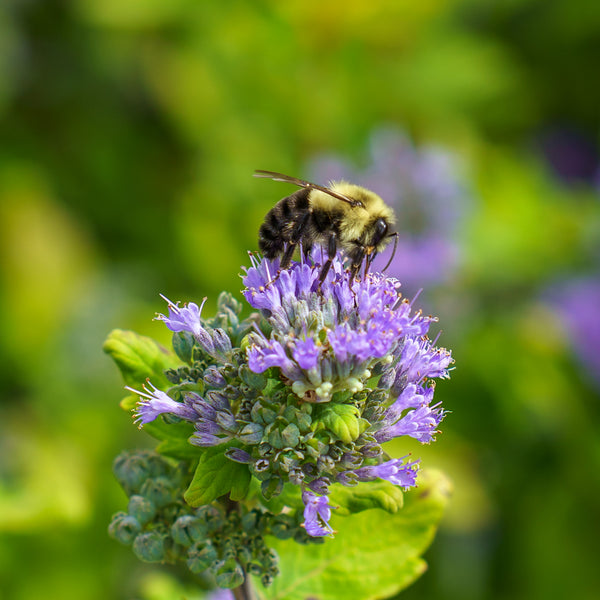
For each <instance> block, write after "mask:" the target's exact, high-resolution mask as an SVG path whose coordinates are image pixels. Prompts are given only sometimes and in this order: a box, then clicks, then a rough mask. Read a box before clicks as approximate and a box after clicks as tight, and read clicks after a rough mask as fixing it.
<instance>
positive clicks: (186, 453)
mask: <svg viewBox="0 0 600 600" xmlns="http://www.w3.org/2000/svg"><path fill="white" fill-rule="evenodd" d="M143 429H144V430H145V431H147V432H148V433H149V434H150V435H152V436H153V437H155V438H157V439H159V440H161V442H160V444H158V446H157V447H156V451H157V452H160V453H161V454H164V455H165V456H170V457H171V458H177V459H178V460H189V459H193V458H198V457H199V456H201V455H202V454H204V453H205V452H206V450H205V449H204V448H200V447H199V446H194V445H193V444H191V443H190V441H189V438H190V437H191V436H192V434H193V433H194V431H195V428H194V425H193V424H192V423H189V422H188V421H181V422H180V423H165V422H164V421H163V420H162V419H157V420H156V421H153V422H152V423H147V424H146V425H144V427H143Z"/></svg>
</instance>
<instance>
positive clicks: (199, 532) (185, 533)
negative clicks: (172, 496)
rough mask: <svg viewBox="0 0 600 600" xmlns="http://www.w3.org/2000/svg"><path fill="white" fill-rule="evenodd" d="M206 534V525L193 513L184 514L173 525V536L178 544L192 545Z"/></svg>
mask: <svg viewBox="0 0 600 600" xmlns="http://www.w3.org/2000/svg"><path fill="white" fill-rule="evenodd" d="M205 535H206V527H205V525H204V524H203V523H202V521H201V520H200V519H199V518H198V517H195V516H193V515H183V516H181V517H179V518H178V519H177V521H175V523H173V525H172V526H171V536H172V537H173V540H174V541H175V543H177V544H181V545H182V546H186V547H187V546H190V545H191V544H193V543H194V542H196V541H198V540H199V539H200V538H203V537H204V536H205Z"/></svg>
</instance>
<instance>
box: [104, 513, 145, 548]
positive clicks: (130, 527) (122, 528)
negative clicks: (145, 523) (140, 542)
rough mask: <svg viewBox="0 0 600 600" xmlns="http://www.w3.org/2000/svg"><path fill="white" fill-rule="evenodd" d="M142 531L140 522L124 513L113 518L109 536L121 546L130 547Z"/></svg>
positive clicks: (109, 527)
mask: <svg viewBox="0 0 600 600" xmlns="http://www.w3.org/2000/svg"><path fill="white" fill-rule="evenodd" d="M141 530H142V526H141V525H140V523H139V521H138V520H137V519H136V518H135V517H132V516H131V515H128V514H127V513H124V512H118V513H117V514H115V515H114V516H113V518H112V521H111V523H110V525H109V526H108V534H109V535H110V537H112V538H114V539H115V540H117V541H118V542H121V544H124V545H125V546H129V544H131V542H133V540H134V538H135V536H136V535H138V533H139V532H140V531H141Z"/></svg>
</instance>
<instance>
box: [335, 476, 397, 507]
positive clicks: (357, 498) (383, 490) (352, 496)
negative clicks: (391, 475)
mask: <svg viewBox="0 0 600 600" xmlns="http://www.w3.org/2000/svg"><path fill="white" fill-rule="evenodd" d="M330 492H331V493H330V494H329V503H330V504H332V505H334V506H339V508H338V510H337V512H336V514H338V515H350V514H355V513H359V512H362V511H363V510H368V509H370V508H381V509H382V510H385V511H386V512H389V513H392V514H393V513H397V512H398V511H399V510H400V509H401V508H402V505H403V504H404V494H403V492H402V490H401V489H400V488H399V487H398V486H397V485H394V484H393V483H390V482H389V481H368V482H363V483H360V484H359V485H357V486H354V487H345V486H343V485H339V484H337V485H334V486H332V487H331V490H330Z"/></svg>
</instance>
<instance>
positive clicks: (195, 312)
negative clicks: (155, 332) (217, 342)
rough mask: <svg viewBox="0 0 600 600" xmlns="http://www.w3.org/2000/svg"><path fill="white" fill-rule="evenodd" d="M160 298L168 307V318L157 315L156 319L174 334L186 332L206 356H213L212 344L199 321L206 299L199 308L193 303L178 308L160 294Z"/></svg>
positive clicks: (177, 305) (176, 304)
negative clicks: (206, 353)
mask: <svg viewBox="0 0 600 600" xmlns="http://www.w3.org/2000/svg"><path fill="white" fill-rule="evenodd" d="M161 298H162V299H163V300H165V301H166V302H167V303H168V305H169V316H168V317H167V316H165V315H163V314H160V313H157V315H156V319H157V320H158V321H163V322H164V324H165V325H166V326H167V328H168V329H170V330H171V331H173V332H175V333H178V332H180V331H188V332H189V333H191V334H192V335H193V336H194V338H195V339H196V341H197V342H198V343H199V344H200V345H201V346H202V348H203V349H204V350H205V351H206V352H208V354H211V355H213V354H214V352H215V346H214V343H213V341H212V339H211V337H210V334H209V333H208V331H206V329H205V328H204V327H203V326H202V321H201V320H200V313H201V312H202V308H203V307H204V303H205V302H206V298H204V300H202V304H201V305H200V306H198V305H197V304H195V303H194V302H188V303H187V304H186V305H185V306H183V307H180V306H179V302H176V303H173V302H171V301H170V300H169V299H168V298H166V297H165V296H163V295H162V294H161Z"/></svg>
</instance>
